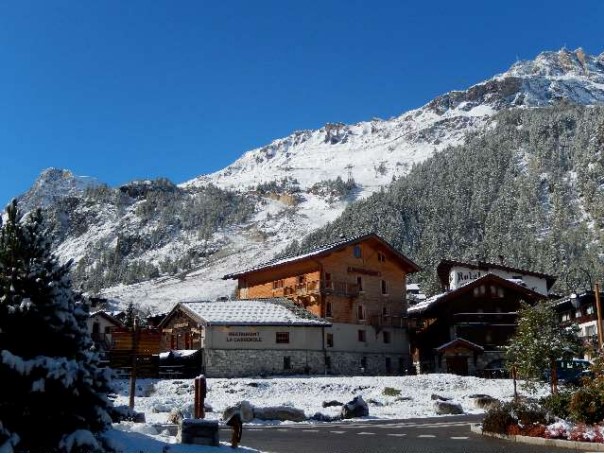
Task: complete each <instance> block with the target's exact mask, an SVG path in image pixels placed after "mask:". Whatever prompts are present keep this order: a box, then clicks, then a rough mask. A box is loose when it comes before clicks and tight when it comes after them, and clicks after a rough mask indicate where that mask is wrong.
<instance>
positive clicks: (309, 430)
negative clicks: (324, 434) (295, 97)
mask: <svg viewBox="0 0 604 454" xmlns="http://www.w3.org/2000/svg"><path fill="white" fill-rule="evenodd" d="M318 431H319V429H303V430H302V432H318Z"/></svg>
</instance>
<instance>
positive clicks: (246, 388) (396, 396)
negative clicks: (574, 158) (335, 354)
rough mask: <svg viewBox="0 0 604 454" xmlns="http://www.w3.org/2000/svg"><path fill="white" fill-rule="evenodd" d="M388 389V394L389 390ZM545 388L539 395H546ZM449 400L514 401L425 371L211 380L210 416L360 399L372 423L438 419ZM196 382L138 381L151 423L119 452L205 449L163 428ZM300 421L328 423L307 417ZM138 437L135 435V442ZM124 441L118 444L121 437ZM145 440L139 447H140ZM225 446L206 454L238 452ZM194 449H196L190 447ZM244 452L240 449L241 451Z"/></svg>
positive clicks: (496, 385)
mask: <svg viewBox="0 0 604 454" xmlns="http://www.w3.org/2000/svg"><path fill="white" fill-rule="evenodd" d="M118 388H119V392H118V397H117V399H116V404H117V405H127V404H128V381H127V380H121V381H119V382H118ZM387 388H390V389H387ZM546 393H547V388H546V387H544V388H543V389H542V390H541V392H540V394H539V395H545V394H546ZM433 394H437V395H438V396H441V397H444V398H450V399H452V401H453V402H456V403H459V404H461V406H462V408H463V410H464V413H466V414H480V413H483V410H480V409H477V408H475V407H474V406H473V399H472V398H471V397H470V396H472V395H474V394H487V395H489V396H492V397H495V398H497V399H500V400H510V399H511V398H512V395H513V384H512V380H501V379H499V380H495V379H483V378H477V377H461V376H457V375H451V374H427V375H417V376H403V377H391V376H390V377H368V376H358V377H331V376H329V377H313V376H311V377H308V376H295V377H279V378H236V379H208V393H207V397H206V406H207V405H209V406H210V407H211V411H207V412H206V418H207V419H214V420H220V419H221V417H222V412H223V411H224V410H225V408H227V407H228V406H232V405H235V404H236V403H238V402H240V401H243V400H247V401H249V402H250V403H251V404H252V405H254V406H255V407H271V406H291V407H295V408H298V409H301V410H303V411H304V413H305V414H306V416H307V418H312V417H313V416H314V415H316V414H317V413H321V414H323V415H325V416H336V415H338V414H339V412H340V409H341V407H340V406H335V407H328V408H323V402H325V401H332V400H336V401H339V402H342V403H346V402H349V401H350V400H352V399H353V398H354V397H356V396H359V395H360V396H362V397H363V399H364V400H365V401H366V402H367V403H368V405H369V416H368V417H367V418H366V419H405V418H424V417H432V416H437V415H436V412H435V410H434V400H433V399H432V395H433ZM193 401H194V385H193V380H191V379H183V380H157V379H139V380H138V381H137V396H136V401H135V409H136V411H139V412H144V413H145V416H146V423H144V424H134V423H121V424H118V425H115V426H114V427H115V428H116V429H118V430H117V431H114V434H113V435H112V438H113V439H116V438H120V439H121V443H122V444H123V446H122V449H121V451H128V452H130V451H137V452H149V451H155V452H157V450H158V449H159V450H160V451H161V450H163V447H165V446H166V445H169V448H170V449H169V450H170V452H193V451H197V452H199V448H200V447H199V446H195V447H192V446H190V445H189V446H187V445H180V444H175V443H177V442H176V437H174V436H172V435H170V434H169V433H168V431H167V430H166V429H164V428H162V427H161V425H162V424H167V423H168V422H169V419H170V414H171V413H174V412H181V413H182V415H184V416H185V417H190V416H191V414H192V412H193ZM278 424H293V423H292V422H290V421H287V422H280V421H260V420H253V421H252V422H250V423H248V424H246V425H248V426H249V425H278ZM297 424H307V425H308V424H322V423H321V422H318V421H316V420H312V419H309V420H307V421H305V422H301V423H297ZM133 437H134V438H133ZM117 441H118V443H119V442H120V440H117ZM139 443H140V444H139ZM226 446H227V445H225V446H223V447H221V448H212V449H209V450H208V452H219V451H223V450H228V451H232V450H231V448H230V447H226ZM191 448H193V449H191ZM243 450H245V449H242V451H243Z"/></svg>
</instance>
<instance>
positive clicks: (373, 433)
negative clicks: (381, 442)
mask: <svg viewBox="0 0 604 454" xmlns="http://www.w3.org/2000/svg"><path fill="white" fill-rule="evenodd" d="M357 435H375V432H357Z"/></svg>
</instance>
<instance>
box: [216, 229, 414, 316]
mask: <svg viewBox="0 0 604 454" xmlns="http://www.w3.org/2000/svg"><path fill="white" fill-rule="evenodd" d="M416 271H419V267H418V266H417V265H416V264H415V263H413V262H412V261H411V260H409V259H408V258H407V257H405V256H404V255H402V254H401V253H399V252H398V251H397V250H396V249H394V248H393V247H392V246H391V245H389V244H388V243H387V242H386V241H384V240H383V239H382V238H380V237H379V236H377V235H374V234H371V235H365V236H363V237H359V238H356V239H352V240H343V241H341V242H338V243H334V245H332V246H327V247H323V248H320V249H317V250H316V251H315V252H311V253H309V254H305V255H302V256H298V257H293V258H289V259H284V260H281V261H277V262H273V263H269V264H267V265H265V266H261V267H258V268H256V269H252V270H248V271H244V272H241V273H234V274H231V275H227V276H225V277H224V278H225V279H238V288H237V295H238V297H239V298H240V299H258V298H274V297H285V298H289V299H291V300H292V301H294V302H295V303H297V304H299V305H301V306H304V307H305V308H306V309H307V310H309V311H310V312H312V313H313V314H315V315H317V316H319V317H322V318H325V319H327V320H329V321H332V322H334V323H348V324H361V325H363V324H366V325H372V326H374V327H378V328H379V327H384V326H393V327H402V320H403V317H404V315H405V312H406V298H405V295H406V280H407V274H409V273H413V272H416Z"/></svg>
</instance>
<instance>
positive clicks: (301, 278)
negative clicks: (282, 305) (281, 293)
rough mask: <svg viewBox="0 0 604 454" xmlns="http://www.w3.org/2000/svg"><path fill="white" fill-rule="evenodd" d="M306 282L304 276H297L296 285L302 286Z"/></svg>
mask: <svg viewBox="0 0 604 454" xmlns="http://www.w3.org/2000/svg"><path fill="white" fill-rule="evenodd" d="M305 282H306V276H304V275H302V276H298V284H304V283H305Z"/></svg>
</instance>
